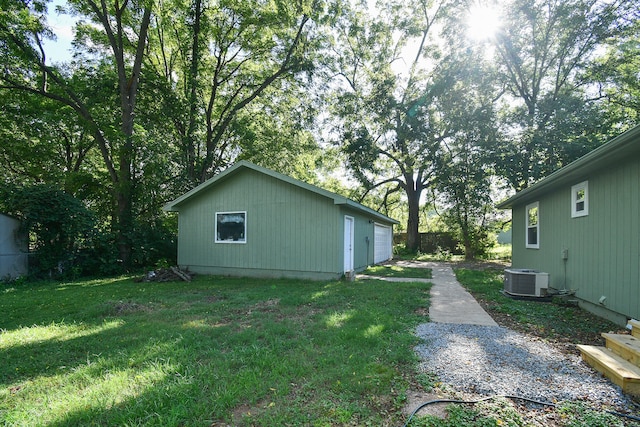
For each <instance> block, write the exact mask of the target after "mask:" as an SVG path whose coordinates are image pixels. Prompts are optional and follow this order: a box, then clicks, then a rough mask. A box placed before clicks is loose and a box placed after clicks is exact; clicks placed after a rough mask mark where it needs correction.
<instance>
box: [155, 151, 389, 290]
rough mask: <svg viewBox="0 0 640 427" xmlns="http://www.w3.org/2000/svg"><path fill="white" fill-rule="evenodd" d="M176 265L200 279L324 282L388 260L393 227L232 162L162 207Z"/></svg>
mask: <svg viewBox="0 0 640 427" xmlns="http://www.w3.org/2000/svg"><path fill="white" fill-rule="evenodd" d="M164 209H165V210H166V211H169V212H178V264H179V266H180V267H181V268H185V269H188V270H189V271H192V272H195V273H200V274H212V275H225V276H241V277H272V278H280V277H291V278H303V279H313V280H331V279H336V278H340V277H342V276H344V275H346V276H347V277H352V276H353V274H354V273H355V272H358V271H361V270H364V269H365V268H366V267H367V266H369V265H372V264H377V263H381V262H384V261H387V260H389V259H391V258H392V244H393V226H394V225H396V224H398V222H397V221H396V220H394V219H391V218H389V217H387V216H386V215H383V214H381V213H379V212H376V211H375V210H373V209H370V208H368V207H366V206H363V205H361V204H359V203H357V202H354V201H352V200H350V199H348V198H345V197H343V196H340V195H338V194H335V193H332V192H330V191H327V190H324V189H322V188H319V187H317V186H314V185H311V184H308V183H305V182H302V181H299V180H296V179H293V178H291V177H289V176H286V175H283V174H280V173H278V172H275V171H272V170H269V169H266V168H263V167H260V166H257V165H255V164H252V163H249V162H247V161H240V162H238V163H236V164H235V165H233V166H232V167H230V168H228V169H226V170H225V171H223V172H222V173H220V174H218V175H216V176H214V177H213V178H211V179H209V180H208V181H206V182H204V183H203V184H201V185H199V186H197V187H196V188H194V189H193V190H191V191H189V192H188V193H186V194H184V195H183V196H181V197H179V198H177V199H176V200H174V201H172V202H170V203H168V204H167V205H166V206H165V208H164Z"/></svg>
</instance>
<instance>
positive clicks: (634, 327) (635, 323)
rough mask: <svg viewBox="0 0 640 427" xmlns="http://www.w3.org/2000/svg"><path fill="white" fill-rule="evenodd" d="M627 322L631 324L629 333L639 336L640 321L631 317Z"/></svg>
mask: <svg viewBox="0 0 640 427" xmlns="http://www.w3.org/2000/svg"><path fill="white" fill-rule="evenodd" d="M627 324H628V325H630V326H631V335H633V336H634V337H636V338H640V321H639V320H634V319H631V320H629V322H628V323H627Z"/></svg>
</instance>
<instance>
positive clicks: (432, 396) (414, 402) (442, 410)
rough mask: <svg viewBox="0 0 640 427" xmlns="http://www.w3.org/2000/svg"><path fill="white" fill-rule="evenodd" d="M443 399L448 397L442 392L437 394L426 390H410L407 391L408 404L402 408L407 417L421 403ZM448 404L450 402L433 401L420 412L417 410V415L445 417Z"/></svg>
mask: <svg viewBox="0 0 640 427" xmlns="http://www.w3.org/2000/svg"><path fill="white" fill-rule="evenodd" d="M442 399H446V398H445V397H444V396H442V395H441V394H436V393H435V392H429V393H427V392H424V391H416V390H409V391H407V404H406V405H405V407H404V408H403V409H402V412H403V413H404V414H405V415H406V416H407V417H409V416H410V415H411V414H412V413H413V411H415V410H416V409H417V408H418V407H420V405H423V404H425V403H427V402H432V401H435V400H442ZM447 405H448V403H432V404H429V405H426V406H425V407H423V408H422V409H420V410H419V411H418V412H416V414H415V416H419V417H424V416H427V415H431V416H434V417H438V418H442V419H445V418H446V417H447V411H446V407H447Z"/></svg>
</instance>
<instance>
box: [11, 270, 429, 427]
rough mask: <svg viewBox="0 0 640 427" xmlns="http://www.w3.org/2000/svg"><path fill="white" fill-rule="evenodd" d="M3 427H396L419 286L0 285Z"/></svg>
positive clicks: (411, 359) (219, 281) (409, 373)
mask: <svg viewBox="0 0 640 427" xmlns="http://www.w3.org/2000/svg"><path fill="white" fill-rule="evenodd" d="M0 294H1V297H0V313H3V315H2V318H0V330H1V334H0V358H1V362H2V363H0V381H1V385H0V419H2V420H3V422H4V425H8V426H13V425H16V426H17V425H20V426H30V425H47V426H70V425H83V426H84V425H145V426H178V425H184V426H203V425H227V424H230V425H238V426H241V425H256V426H272V425H310V426H334V425H375V426H385V425H401V424H402V422H403V418H404V416H403V414H402V413H401V408H402V407H403V405H404V403H405V401H406V391H407V389H408V388H409V386H410V383H411V381H413V378H414V377H415V376H416V374H417V372H416V369H417V359H416V355H415V353H414V350H413V347H414V345H415V344H416V343H417V338H416V337H415V336H414V335H413V329H414V327H415V326H416V325H417V324H418V323H421V322H424V321H427V318H426V317H425V316H423V315H421V314H420V313H424V312H425V310H424V309H425V307H428V305H429V301H428V295H429V284H424V283H389V282H384V281H376V280H362V281H356V282H341V281H336V282H307V281H297V280H257V279H232V278H216V277H199V278H197V279H196V280H195V281H194V282H192V283H189V284H185V283H135V282H134V281H133V280H132V279H131V278H115V279H104V280H90V281H80V282H69V283H36V284H33V283H32V284H23V285H19V286H17V285H16V286H15V287H13V286H12V285H0Z"/></svg>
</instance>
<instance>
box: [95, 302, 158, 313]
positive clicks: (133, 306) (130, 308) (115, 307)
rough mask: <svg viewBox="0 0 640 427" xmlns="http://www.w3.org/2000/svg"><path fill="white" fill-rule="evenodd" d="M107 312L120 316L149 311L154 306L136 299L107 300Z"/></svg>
mask: <svg viewBox="0 0 640 427" xmlns="http://www.w3.org/2000/svg"><path fill="white" fill-rule="evenodd" d="M106 305H107V309H106V311H107V313H108V314H110V315H115V316H120V315H125V314H134V313H148V312H150V311H152V310H153V307H151V306H150V305H147V304H140V303H137V302H134V301H107V302H106Z"/></svg>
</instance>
